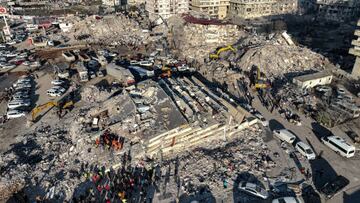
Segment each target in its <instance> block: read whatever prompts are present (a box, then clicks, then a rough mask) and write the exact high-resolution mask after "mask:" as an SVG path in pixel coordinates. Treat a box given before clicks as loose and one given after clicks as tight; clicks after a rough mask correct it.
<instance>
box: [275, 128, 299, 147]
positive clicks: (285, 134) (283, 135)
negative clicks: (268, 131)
mask: <svg viewBox="0 0 360 203" xmlns="http://www.w3.org/2000/svg"><path fill="white" fill-rule="evenodd" d="M273 134H274V135H275V136H276V137H277V138H279V139H280V140H281V141H285V142H288V143H290V144H292V143H293V142H294V141H295V139H296V136H295V135H294V134H293V133H291V132H290V131H288V130H287V129H281V130H274V131H273Z"/></svg>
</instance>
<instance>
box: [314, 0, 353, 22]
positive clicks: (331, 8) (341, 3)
mask: <svg viewBox="0 0 360 203" xmlns="http://www.w3.org/2000/svg"><path fill="white" fill-rule="evenodd" d="M316 7H317V16H318V17H320V18H324V19H326V20H334V21H347V20H351V19H354V18H355V17H358V16H359V11H360V9H359V8H360V1H359V0H316Z"/></svg>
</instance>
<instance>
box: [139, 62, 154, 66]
mask: <svg viewBox="0 0 360 203" xmlns="http://www.w3.org/2000/svg"><path fill="white" fill-rule="evenodd" d="M152 65H153V63H151V62H150V61H140V66H152Z"/></svg>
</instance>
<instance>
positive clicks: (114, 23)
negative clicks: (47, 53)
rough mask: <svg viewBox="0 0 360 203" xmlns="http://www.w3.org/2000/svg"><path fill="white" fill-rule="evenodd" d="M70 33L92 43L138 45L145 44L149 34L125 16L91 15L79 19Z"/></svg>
mask: <svg viewBox="0 0 360 203" xmlns="http://www.w3.org/2000/svg"><path fill="white" fill-rule="evenodd" d="M71 35H73V36H75V38H78V39H79V40H81V39H83V40H85V41H86V42H89V43H92V44H104V45H119V46H121V45H124V46H127V47H138V46H140V45H143V44H146V42H147V40H148V38H149V34H148V33H145V32H142V29H141V27H140V26H139V24H138V23H137V22H136V21H134V20H132V19H130V18H129V17H127V16H124V15H122V14H118V15H116V16H103V17H102V18H101V19H96V18H94V17H93V16H91V17H87V18H86V19H84V20H79V21H78V22H76V23H75V24H74V26H73V27H72V29H71Z"/></svg>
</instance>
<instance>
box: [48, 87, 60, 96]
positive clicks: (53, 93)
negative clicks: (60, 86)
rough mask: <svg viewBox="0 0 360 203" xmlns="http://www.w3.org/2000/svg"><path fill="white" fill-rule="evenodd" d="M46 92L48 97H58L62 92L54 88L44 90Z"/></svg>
mask: <svg viewBox="0 0 360 203" xmlns="http://www.w3.org/2000/svg"><path fill="white" fill-rule="evenodd" d="M46 94H47V95H49V96H50V97H60V96H61V95H63V93H62V92H60V91H59V90H56V89H49V90H48V91H46Z"/></svg>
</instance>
